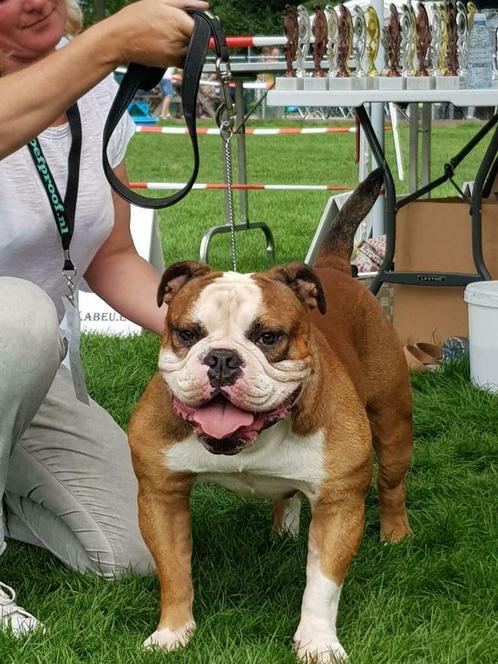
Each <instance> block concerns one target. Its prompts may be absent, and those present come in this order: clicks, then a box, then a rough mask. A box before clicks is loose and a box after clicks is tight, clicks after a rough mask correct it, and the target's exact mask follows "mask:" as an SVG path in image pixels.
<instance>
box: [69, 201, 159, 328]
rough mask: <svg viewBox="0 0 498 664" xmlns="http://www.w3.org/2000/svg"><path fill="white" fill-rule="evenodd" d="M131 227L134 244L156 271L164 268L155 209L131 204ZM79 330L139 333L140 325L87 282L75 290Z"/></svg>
mask: <svg viewBox="0 0 498 664" xmlns="http://www.w3.org/2000/svg"><path fill="white" fill-rule="evenodd" d="M130 207H131V219H130V229H131V235H132V237H133V242H134V243H135V247H136V249H137V251H138V253H139V254H140V256H142V258H145V259H146V260H148V261H149V263H150V264H151V265H152V266H153V267H154V268H155V269H156V270H157V271H158V272H159V273H162V272H163V271H164V258H163V252H162V248H161V240H160V237H159V229H158V227H157V224H156V212H155V210H144V209H143V208H139V207H136V206H134V205H131V206H130ZM78 304H79V310H80V319H81V331H82V332H98V333H100V334H111V335H124V336H128V335H130V334H138V333H139V332H141V331H142V328H141V327H140V326H139V325H136V324H135V323H132V322H131V321H129V320H128V319H126V318H124V316H121V314H119V313H118V312H117V311H115V310H114V309H113V308H112V307H110V306H109V305H108V304H107V303H106V302H104V300H102V299H101V298H100V297H99V296H98V295H95V293H93V292H92V291H90V289H89V287H88V285H87V284H86V283H83V284H82V288H80V291H79V293H78Z"/></svg>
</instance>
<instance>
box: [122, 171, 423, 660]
mask: <svg viewBox="0 0 498 664" xmlns="http://www.w3.org/2000/svg"><path fill="white" fill-rule="evenodd" d="M381 184H382V174H381V173H379V172H377V171H376V172H374V173H373V174H371V175H370V176H369V178H368V179H367V180H365V181H364V182H363V183H362V184H361V185H360V186H359V187H358V189H357V190H356V191H355V192H354V193H353V195H352V196H351V197H350V199H349V201H348V203H347V204H346V205H345V206H344V207H343V209H342V211H341V212H340V213H339V215H338V217H337V218H336V219H335V222H334V223H333V227H332V229H331V230H330V232H329V233H328V235H327V236H326V238H325V240H324V243H323V246H322V248H321V251H320V255H319V258H318V259H317V265H316V269H315V270H312V269H311V268H310V267H308V266H307V265H305V264H291V265H286V266H283V267H275V268H273V269H271V270H269V271H268V272H264V273H258V274H238V273H234V272H225V273H223V272H218V271H216V270H213V269H211V268H210V267H208V266H207V265H203V264H198V263H186V262H184V263H177V264H175V265H173V266H172V267H170V268H169V269H167V270H166V272H165V273H164V275H163V277H162V281H161V285H160V288H159V295H158V304H160V305H161V304H162V303H163V301H165V302H167V303H168V305H169V306H168V312H167V315H166V322H165V327H164V335H163V338H162V345H161V351H160V354H159V372H158V373H157V375H156V376H155V377H154V378H153V379H152V381H151V383H150V384H149V386H148V387H147V390H146V391H145V393H144V395H143V397H142V399H141V401H140V403H139V405H138V407H137V409H136V411H135V413H134V415H133V417H132V420H131V423H130V427H129V439H130V445H131V450H132V455H133V464H134V468H135V472H136V474H137V477H138V481H139V518H140V526H141V531H142V533H143V537H144V539H145V542H146V543H147V545H148V547H149V548H150V550H151V552H152V555H153V557H154V560H155V562H156V565H157V572H158V575H159V579H160V583H161V617H160V621H159V625H158V627H157V630H156V631H155V632H154V633H153V634H152V635H151V636H150V637H149V638H148V639H147V641H146V642H145V645H146V646H159V647H161V648H164V649H166V650H172V649H174V648H178V647H181V646H185V645H186V644H187V643H188V641H189V640H190V639H191V638H192V635H193V633H194V629H195V622H194V617H193V614H192V599H193V590H192V581H191V549H192V541H191V516H190V509H189V494H190V491H191V489H192V487H193V485H194V484H196V483H198V482H206V481H214V482H217V483H219V484H221V485H223V486H224V487H227V488H228V489H231V490H232V491H235V492H238V493H241V494H244V495H251V496H252V495H257V496H262V497H264V498H268V499H270V500H272V501H273V512H274V521H273V530H274V531H275V532H287V533H291V534H292V533H297V531H298V523H299V507H300V496H301V495H304V496H305V497H306V498H307V499H308V500H309V502H310V504H311V508H312V520H311V525H310V528H309V543H308V561H307V569H306V588H305V591H304V596H303V600H302V610H301V619H300V622H299V626H298V628H297V631H296V633H295V636H294V646H295V649H296V652H297V655H298V657H299V658H300V659H301V660H302V661H317V662H331V661H336V660H342V659H344V658H345V657H346V653H345V651H344V649H343V647H342V646H341V644H340V643H339V640H338V638H337V634H336V616H337V608H338V603H339V596H340V593H341V587H342V584H343V581H344V578H345V575H346V572H347V569H348V566H349V564H350V562H351V560H352V558H353V556H354V555H355V553H356V551H357V549H358V546H359V543H360V539H361V536H362V532H363V527H364V511H365V509H364V503H365V495H366V493H367V491H368V489H369V486H370V482H371V477H372V444H373V448H374V449H375V452H376V456H377V462H378V482H377V484H378V496H379V504H380V530H381V538H382V540H384V541H388V542H395V541H398V540H400V539H401V538H403V537H405V536H407V535H409V534H410V528H409V525H408V518H407V514H406V509H405V488H404V478H405V474H406V472H407V469H408V465H409V461H410V455H411V448H412V404H411V390H410V384H409V378H408V370H407V366H406V361H405V358H404V355H403V351H402V348H401V346H400V343H399V341H398V339H397V336H396V333H395V331H394V329H393V328H392V326H391V325H390V323H389V322H388V321H387V319H386V318H385V316H384V314H383V312H382V310H381V308H380V306H379V304H378V303H377V300H376V298H375V297H374V296H373V295H372V294H371V293H370V292H369V291H368V290H367V289H366V288H365V287H364V286H363V285H361V284H360V283H358V281H356V280H355V279H353V278H352V277H351V272H350V264H349V259H350V256H351V251H352V248H353V238H354V233H355V231H356V228H357V226H358V225H359V223H360V222H361V220H362V219H363V217H364V216H365V215H366V214H367V212H368V211H369V210H370V208H371V206H372V205H373V203H374V201H375V199H376V198H377V196H378V193H379V190H380V187H381ZM326 302H327V311H326Z"/></svg>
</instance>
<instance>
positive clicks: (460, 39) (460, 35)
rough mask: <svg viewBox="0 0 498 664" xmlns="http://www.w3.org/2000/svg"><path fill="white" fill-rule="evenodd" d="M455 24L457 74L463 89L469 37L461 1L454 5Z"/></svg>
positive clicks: (463, 5)
mask: <svg viewBox="0 0 498 664" xmlns="http://www.w3.org/2000/svg"><path fill="white" fill-rule="evenodd" d="M456 11H457V15H456V23H457V50H458V64H459V67H458V74H459V76H460V85H461V86H462V87H465V84H466V82H467V56H468V44H467V39H468V35H469V22H468V17H467V8H466V7H465V4H464V3H463V2H462V0H458V2H457V4H456Z"/></svg>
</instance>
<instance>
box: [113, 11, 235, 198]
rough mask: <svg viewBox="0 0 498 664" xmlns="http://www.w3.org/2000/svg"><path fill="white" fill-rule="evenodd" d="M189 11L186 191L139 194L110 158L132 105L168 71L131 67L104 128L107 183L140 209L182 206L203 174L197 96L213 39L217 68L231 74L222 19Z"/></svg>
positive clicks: (184, 94)
mask: <svg viewBox="0 0 498 664" xmlns="http://www.w3.org/2000/svg"><path fill="white" fill-rule="evenodd" d="M185 11H186V12H187V14H190V16H192V18H193V19H194V29H193V32H192V37H191V38H190V44H189V47H188V51H187V54H186V56H185V60H184V64H183V82H182V107H183V114H184V117H185V124H186V125H187V129H188V132H189V135H190V140H191V142H192V150H193V153H194V169H193V172H192V175H191V176H190V179H189V181H188V182H187V183H186V185H185V186H184V187H183V188H182V189H180V190H179V191H177V192H175V193H174V194H171V195H170V196H164V197H162V198H148V197H147V196H143V195H141V194H137V193H136V192H134V191H132V190H131V189H130V188H129V187H128V186H126V185H125V184H124V183H123V182H121V180H119V179H118V178H117V177H116V174H115V173H114V171H113V170H112V168H111V165H110V164H109V160H108V158H107V146H108V145H109V141H110V139H111V136H112V134H113V132H114V130H115V129H116V127H117V125H118V123H119V121H120V120H121V118H122V117H123V115H124V113H126V110H127V108H128V105H129V104H130V103H131V101H132V100H133V98H134V97H135V94H136V93H137V90H139V89H140V90H152V88H154V87H155V86H156V85H158V83H159V81H160V80H161V79H162V77H163V75H164V72H165V69H160V68H158V67H148V66H145V65H138V64H136V63H131V64H130V65H129V66H128V69H127V71H126V73H125V75H124V77H123V80H122V81H121V84H120V86H119V89H118V91H117V93H116V96H115V98H114V101H113V103H112V106H111V109H110V111H109V115H108V116H107V120H106V123H105V126H104V134H103V146H102V164H103V167H104V173H105V175H106V177H107V180H108V181H109V184H110V185H111V187H112V188H113V189H114V191H115V192H116V193H117V194H119V195H120V196H121V198H124V200H126V201H128V202H129V203H133V205H138V206H139V207H143V208H152V209H159V208H166V207H169V206H170V205H174V204H175V203H178V201H180V200H181V199H182V198H184V197H185V196H186V195H187V194H188V193H189V191H190V190H191V189H192V187H193V186H194V183H195V181H196V179H197V174H198V172H199V144H198V140H197V130H196V104H197V93H198V91H199V81H200V79H201V74H202V69H203V67H204V63H205V60H206V56H207V52H208V47H209V39H210V37H211V36H212V37H213V38H214V44H215V48H216V55H217V68H218V69H219V68H220V66H219V65H224V70H225V71H228V72H229V71H230V68H229V64H228V62H229V51H228V47H227V43H226V39H225V35H224V34H223V29H222V27H221V25H220V22H219V21H218V19H217V18H215V17H214V16H212V15H210V14H208V13H207V12H203V11H201V10H200V9H193V8H189V9H186V10H185Z"/></svg>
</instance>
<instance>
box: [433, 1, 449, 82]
mask: <svg viewBox="0 0 498 664" xmlns="http://www.w3.org/2000/svg"><path fill="white" fill-rule="evenodd" d="M433 7H434V5H433ZM436 11H437V12H438V14H439V25H440V33H439V40H440V48H439V52H438V62H437V64H438V70H439V72H440V74H441V76H446V74H447V68H446V59H447V57H448V30H447V29H446V9H445V7H444V5H437V9H436ZM436 87H437V81H436Z"/></svg>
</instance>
